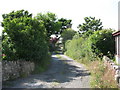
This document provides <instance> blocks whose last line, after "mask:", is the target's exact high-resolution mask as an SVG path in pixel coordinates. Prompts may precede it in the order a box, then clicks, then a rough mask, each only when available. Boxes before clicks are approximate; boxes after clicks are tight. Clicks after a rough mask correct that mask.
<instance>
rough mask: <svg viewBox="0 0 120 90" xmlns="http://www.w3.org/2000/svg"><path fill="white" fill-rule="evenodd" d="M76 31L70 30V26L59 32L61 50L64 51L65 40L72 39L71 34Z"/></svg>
mask: <svg viewBox="0 0 120 90" xmlns="http://www.w3.org/2000/svg"><path fill="white" fill-rule="evenodd" d="M75 33H76V31H74V30H72V29H71V28H68V29H66V30H64V31H63V32H62V34H61V37H62V38H63V40H62V43H63V52H65V43H66V41H67V40H72V38H73V36H74V35H75Z"/></svg>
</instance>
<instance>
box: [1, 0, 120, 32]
mask: <svg viewBox="0 0 120 90" xmlns="http://www.w3.org/2000/svg"><path fill="white" fill-rule="evenodd" d="M118 1H120V0H1V1H0V22H1V21H2V14H4V13H9V12H11V11H13V10H21V9H24V10H28V11H29V12H30V13H33V15H36V14H37V13H40V12H43V13H45V12H48V11H50V12H52V13H55V14H56V15H57V17H58V18H62V17H63V18H66V19H72V24H73V27H72V28H73V29H74V30H77V26H78V25H79V24H82V23H83V22H84V17H87V16H92V17H96V19H101V21H102V22H103V26H104V28H112V29H115V30H117V29H118ZM1 31H2V28H0V33H1Z"/></svg>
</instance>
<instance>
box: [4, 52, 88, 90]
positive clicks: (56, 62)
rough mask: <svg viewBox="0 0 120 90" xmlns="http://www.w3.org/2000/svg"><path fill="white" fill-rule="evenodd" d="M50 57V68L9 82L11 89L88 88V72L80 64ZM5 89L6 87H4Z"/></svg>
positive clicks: (70, 60) (53, 56) (66, 59)
mask: <svg viewBox="0 0 120 90" xmlns="http://www.w3.org/2000/svg"><path fill="white" fill-rule="evenodd" d="M60 56H61V57H62V58H64V59H63V60H61V59H59V58H58V57H57V56H56V55H52V63H51V66H50V68H49V69H48V70H47V71H46V72H44V73H41V74H37V75H30V76H29V77H26V78H22V79H17V80H15V81H11V82H10V83H11V85H9V87H11V88H90V85H89V78H90V75H89V71H88V70H86V69H85V67H84V66H83V65H82V64H79V63H77V62H76V61H74V60H72V59H71V58H69V57H67V56H65V55H62V54H60ZM4 87H6V86H4Z"/></svg>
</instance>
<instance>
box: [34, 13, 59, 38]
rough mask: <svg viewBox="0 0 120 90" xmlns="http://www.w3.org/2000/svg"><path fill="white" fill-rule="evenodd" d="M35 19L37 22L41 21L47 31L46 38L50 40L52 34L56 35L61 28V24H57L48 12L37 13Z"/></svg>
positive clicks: (53, 16)
mask: <svg viewBox="0 0 120 90" xmlns="http://www.w3.org/2000/svg"><path fill="white" fill-rule="evenodd" d="M36 19H37V20H39V21H43V23H44V26H45V28H46V31H47V36H48V38H50V36H51V35H52V34H58V32H59V30H60V28H61V23H60V22H58V20H57V17H56V15H55V14H54V13H50V12H48V13H46V14H42V13H39V14H38V15H37V16H36Z"/></svg>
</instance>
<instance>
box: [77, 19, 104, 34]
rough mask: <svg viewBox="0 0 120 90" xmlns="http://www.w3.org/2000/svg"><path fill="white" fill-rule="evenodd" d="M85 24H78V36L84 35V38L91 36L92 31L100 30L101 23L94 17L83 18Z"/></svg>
mask: <svg viewBox="0 0 120 90" xmlns="http://www.w3.org/2000/svg"><path fill="white" fill-rule="evenodd" d="M84 20H85V23H83V24H79V26H78V29H79V33H80V34H85V35H86V36H89V35H91V34H92V33H93V32H94V31H97V30H102V27H103V26H102V22H101V21H100V19H95V17H85V18H84Z"/></svg>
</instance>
